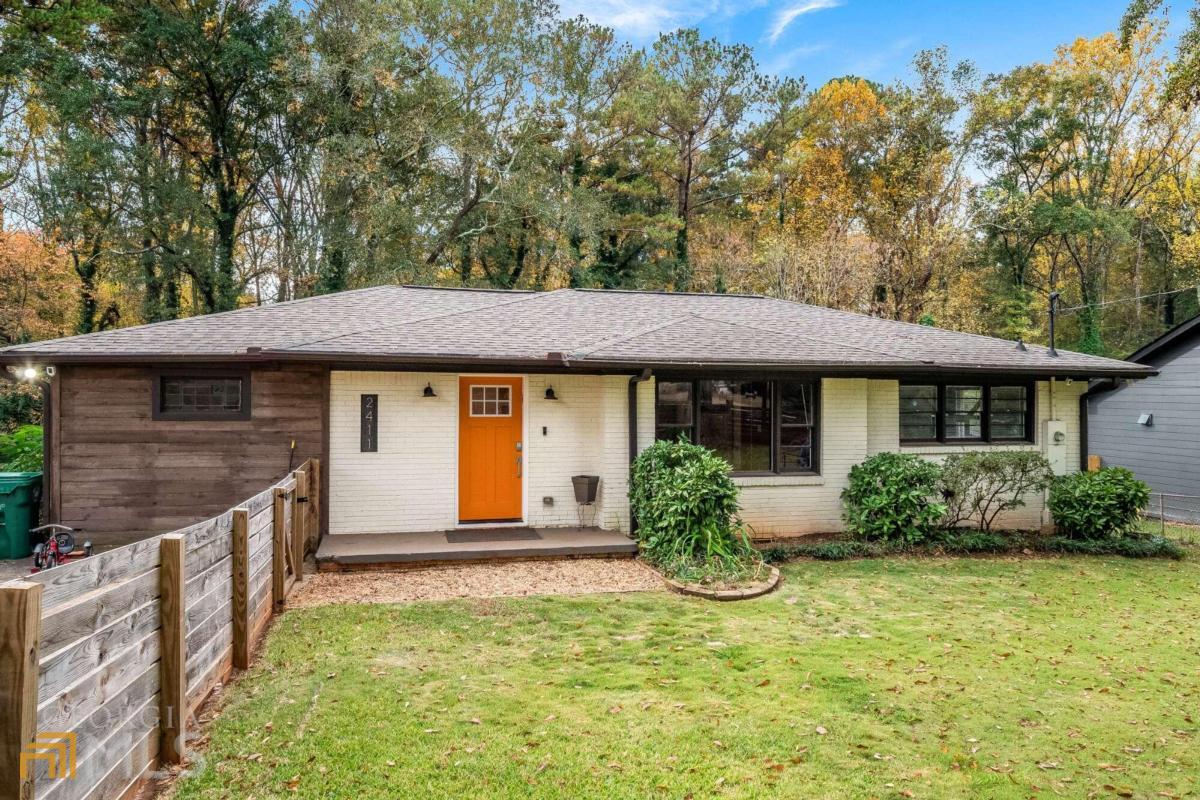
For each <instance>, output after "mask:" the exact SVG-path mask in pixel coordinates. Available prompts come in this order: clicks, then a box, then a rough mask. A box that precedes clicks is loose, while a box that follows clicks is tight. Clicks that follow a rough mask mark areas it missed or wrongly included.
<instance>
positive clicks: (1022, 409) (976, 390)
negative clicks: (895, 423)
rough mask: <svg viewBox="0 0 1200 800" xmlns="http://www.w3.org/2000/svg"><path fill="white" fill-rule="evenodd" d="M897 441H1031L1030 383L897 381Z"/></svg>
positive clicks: (1031, 388) (1031, 402) (1031, 407)
mask: <svg viewBox="0 0 1200 800" xmlns="http://www.w3.org/2000/svg"><path fill="white" fill-rule="evenodd" d="M900 441H901V442H905V443H908V444H920V443H929V442H952V443H964V442H1032V441H1033V387H1032V386H1031V385H1029V384H1017V383H967V382H965V381H964V382H961V383H945V384H940V383H901V384H900Z"/></svg>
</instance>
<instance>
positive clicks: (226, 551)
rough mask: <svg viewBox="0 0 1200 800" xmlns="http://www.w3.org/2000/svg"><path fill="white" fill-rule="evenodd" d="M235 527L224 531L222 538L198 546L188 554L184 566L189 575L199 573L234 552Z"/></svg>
mask: <svg viewBox="0 0 1200 800" xmlns="http://www.w3.org/2000/svg"><path fill="white" fill-rule="evenodd" d="M232 534H233V528H232V527H230V529H229V530H227V531H224V535H222V537H221V538H220V539H214V540H213V541H211V542H209V543H208V544H205V545H202V546H200V547H197V548H196V549H195V550H193V551H191V552H190V553H188V554H187V557H186V559H185V560H184V567H185V569H186V571H187V574H188V575H197V574H199V573H201V572H204V570H206V569H208V568H209V567H211V566H212V565H213V564H216V563H217V562H218V561H220V560H221V559H223V558H227V557H228V556H230V555H231V554H232V553H233V538H232Z"/></svg>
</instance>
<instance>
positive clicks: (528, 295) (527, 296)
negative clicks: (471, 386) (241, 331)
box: [264, 287, 566, 353]
mask: <svg viewBox="0 0 1200 800" xmlns="http://www.w3.org/2000/svg"><path fill="white" fill-rule="evenodd" d="M409 288H412V287H409ZM562 291H566V290H565V289H554V290H553V291H549V292H527V293H524V294H522V296H521V297H515V298H513V299H512V300H506V301H505V302H503V303H493V304H491V305H487V306H479V307H477V308H460V309H458V310H457V311H443V312H441V313H438V314H428V315H426V316H424V317H413V318H412V319H405V320H401V321H399V322H393V323H390V324H388V325H376V326H375V327H372V328H362V329H360V330H356V331H346V332H344V333H339V334H336V335H334V336H323V337H320V338H317V339H310V340H307V341H303V342H291V343H289V344H287V345H286V346H284V347H272V348H268V349H267V350H265V351H264V352H268V353H279V352H287V351H288V350H291V349H292V348H295V347H308V346H309V345H314V344H319V343H321V342H331V341H333V340H334V339H341V338H343V337H345V336H357V335H359V334H363V333H373V332H375V331H385V330H388V329H390V328H399V327H402V326H404V325H415V324H416V323H418V322H428V321H430V320H434V319H445V318H447V317H455V316H458V315H459V314H471V313H473V312H475V311H483V310H484V309H492V308H502V307H504V306H511V305H514V304H515V303H523V302H525V301H527V300H534V299H536V298H539V297H549V296H550V295H552V294H557V293H558V292H562Z"/></svg>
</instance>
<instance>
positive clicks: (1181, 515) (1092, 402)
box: [1086, 317, 1200, 522]
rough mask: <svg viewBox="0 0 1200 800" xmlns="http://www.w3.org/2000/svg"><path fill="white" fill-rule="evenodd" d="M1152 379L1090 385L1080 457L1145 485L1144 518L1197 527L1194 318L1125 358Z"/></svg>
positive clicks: (1198, 411)
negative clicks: (1123, 470) (1148, 494)
mask: <svg viewBox="0 0 1200 800" xmlns="http://www.w3.org/2000/svg"><path fill="white" fill-rule="evenodd" d="M1128 360H1129V361H1131V362H1134V363H1137V364H1142V365H1145V366H1148V367H1153V368H1154V369H1156V370H1158V374H1157V375H1156V376H1154V377H1152V378H1149V379H1147V380H1144V381H1138V382H1136V383H1134V382H1128V381H1123V380H1120V379H1119V378H1116V377H1109V378H1105V379H1102V380H1096V381H1093V383H1092V388H1091V390H1090V391H1089V392H1088V393H1087V398H1086V402H1087V432H1088V439H1087V441H1088V449H1087V452H1088V453H1089V454H1091V455H1093V456H1098V457H1099V460H1100V463H1102V464H1104V465H1105V466H1119V467H1127V468H1128V469H1131V470H1133V472H1134V474H1136V475H1137V476H1138V477H1139V478H1141V479H1142V480H1143V481H1145V482H1146V483H1147V484H1149V485H1150V488H1151V490H1153V491H1154V492H1155V493H1157V494H1156V496H1154V497H1152V498H1151V508H1150V512H1151V513H1153V514H1158V513H1159V512H1160V510H1161V512H1162V515H1163V516H1164V517H1166V518H1167V519H1172V520H1177V521H1184V522H1200V317H1195V318H1193V319H1191V320H1188V321H1187V322H1184V323H1183V324H1181V325H1177V326H1176V327H1174V328H1172V329H1171V330H1169V331H1167V332H1166V333H1164V334H1163V335H1162V336H1160V337H1158V338H1157V339H1155V340H1154V341H1152V342H1150V343H1149V344H1148V345H1146V346H1145V347H1143V348H1141V349H1140V350H1138V351H1137V352H1136V353H1134V354H1133V355H1131V356H1129V359H1128Z"/></svg>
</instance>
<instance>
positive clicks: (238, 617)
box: [0, 459, 321, 800]
mask: <svg viewBox="0 0 1200 800" xmlns="http://www.w3.org/2000/svg"><path fill="white" fill-rule="evenodd" d="M319 476H320V463H319V462H318V461H317V460H316V459H311V460H309V461H306V462H305V463H304V464H303V465H302V466H301V467H300V468H299V469H297V470H295V471H293V472H291V473H289V474H288V475H287V477H285V478H284V479H283V480H281V481H280V482H279V483H277V484H276V485H274V486H272V487H270V488H269V489H267V490H266V491H264V492H261V493H259V494H257V495H255V496H254V497H251V498H249V499H248V500H246V501H245V502H244V503H242V504H241V505H239V506H237V507H236V508H231V509H229V510H228V511H226V512H225V513H224V514H221V515H220V516H217V517H214V518H212V519H208V520H205V521H204V522H199V523H196V524H195V525H191V526H189V527H187V528H183V529H182V530H178V531H175V532H173V533H166V534H163V535H161V536H155V537H154V538H152V539H146V540H144V541H140V542H136V543H134V544H131V545H129V546H127V547H121V548H118V549H116V550H109V551H107V552H104V553H100V554H99V555H95V556H92V557H91V558H86V559H82V560H80V561H75V562H72V563H70V564H67V565H64V566H61V567H56V568H54V569H51V570H47V571H46V572H40V573H38V574H36V575H30V576H29V577H28V578H26V579H24V580H21V581H14V582H10V583H6V584H0V800H8V798H21V800H27V798H35V797H36V798H46V800H77V799H78V800H111V799H113V798H120V797H123V796H125V795H127V794H129V793H131V791H132V790H134V789H135V788H136V787H137V786H138V784H139V782H140V781H141V780H142V779H144V778H146V777H147V776H149V774H150V773H151V772H152V771H153V770H154V769H156V768H157V767H158V765H159V764H160V763H178V762H179V761H181V760H182V758H183V755H184V751H185V743H186V737H187V731H188V726H189V724H190V723H191V720H192V719H193V716H194V714H195V711H196V708H197V707H198V706H199V705H200V704H201V703H202V702H203V701H204V699H205V698H206V697H207V696H208V694H209V693H210V692H211V691H212V689H213V688H214V687H216V686H217V685H218V684H219V683H220V682H222V681H223V680H225V679H226V678H227V677H228V675H229V673H230V671H231V669H232V668H233V667H237V668H239V669H245V668H246V667H248V666H249V664H250V654H251V652H252V651H253V648H254V644H255V642H256V641H258V639H259V638H260V637H261V636H262V634H263V632H264V631H265V630H266V627H267V623H268V622H269V620H270V618H271V614H272V612H273V611H279V610H281V609H282V608H283V605H284V601H285V600H286V598H287V596H288V593H289V592H290V590H291V588H292V586H293V584H294V583H295V582H296V580H297V579H298V578H300V577H301V575H302V574H303V569H304V566H303V565H304V557H305V554H306V552H307V551H309V550H311V549H312V548H313V547H315V542H316V539H317V534H318V529H319V525H320V522H319V520H320V518H321V517H320V505H319V503H320V497H319V487H320V485H321V482H320V477H319Z"/></svg>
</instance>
